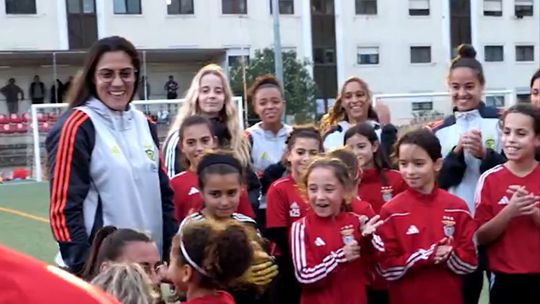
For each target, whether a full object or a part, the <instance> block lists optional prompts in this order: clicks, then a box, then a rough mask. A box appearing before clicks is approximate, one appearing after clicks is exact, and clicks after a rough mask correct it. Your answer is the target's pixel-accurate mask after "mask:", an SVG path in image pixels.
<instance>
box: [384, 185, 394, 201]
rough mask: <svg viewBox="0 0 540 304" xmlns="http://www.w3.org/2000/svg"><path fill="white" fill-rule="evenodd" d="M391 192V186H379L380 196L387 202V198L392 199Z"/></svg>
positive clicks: (392, 190)
mask: <svg viewBox="0 0 540 304" xmlns="http://www.w3.org/2000/svg"><path fill="white" fill-rule="evenodd" d="M393 192H394V189H393V188H392V186H386V187H381V194H382V198H383V200H384V201H385V202H388V201H389V200H391V199H392V197H393V195H392V193H393Z"/></svg>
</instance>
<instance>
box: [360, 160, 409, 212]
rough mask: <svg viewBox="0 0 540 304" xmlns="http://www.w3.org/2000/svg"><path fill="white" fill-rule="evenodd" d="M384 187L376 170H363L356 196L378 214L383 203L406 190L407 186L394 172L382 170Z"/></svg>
mask: <svg viewBox="0 0 540 304" xmlns="http://www.w3.org/2000/svg"><path fill="white" fill-rule="evenodd" d="M383 174H384V176H385V178H386V186H385V185H383V181H382V179H381V176H380V174H379V171H378V170H377V169H364V170H363V173H362V179H361V180H360V184H359V185H358V195H359V196H360V197H361V198H362V200H364V201H367V202H368V203H370V204H371V206H372V207H373V211H375V213H377V214H379V212H380V211H381V207H382V205H383V204H384V203H386V202H388V201H389V200H390V199H392V198H393V197H395V196H396V195H398V194H399V193H401V192H403V191H404V190H405V189H407V184H406V183H405V181H403V178H401V174H400V173H399V172H398V171H395V170H384V171H383Z"/></svg>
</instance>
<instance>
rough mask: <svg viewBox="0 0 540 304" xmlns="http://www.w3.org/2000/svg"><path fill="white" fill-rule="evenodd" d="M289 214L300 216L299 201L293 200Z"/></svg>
mask: <svg viewBox="0 0 540 304" xmlns="http://www.w3.org/2000/svg"><path fill="white" fill-rule="evenodd" d="M289 216H290V217H300V206H298V203H296V202H293V203H292V204H291V208H290V209H289Z"/></svg>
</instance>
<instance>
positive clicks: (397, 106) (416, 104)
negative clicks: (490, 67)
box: [373, 90, 516, 129]
mask: <svg viewBox="0 0 540 304" xmlns="http://www.w3.org/2000/svg"><path fill="white" fill-rule="evenodd" d="M515 96H516V93H515V92H514V91H513V90H498V91H485V92H484V98H483V100H484V102H485V103H486V104H487V105H488V106H492V107H497V108H507V107H509V106H510V105H512V104H514V103H515V102H516V97H515ZM450 99H451V98H450V95H449V93H448V92H431V93H404V94H378V95H377V94H375V95H374V96H373V103H374V104H377V103H378V102H382V103H383V104H385V105H386V106H388V108H389V109H390V118H391V122H392V124H394V125H396V126H397V127H398V129H403V128H405V129H408V128H414V127H415V126H420V125H426V124H428V123H430V122H434V121H437V120H440V119H442V118H443V117H445V116H447V115H449V114H451V113H452V102H451V100H450Z"/></svg>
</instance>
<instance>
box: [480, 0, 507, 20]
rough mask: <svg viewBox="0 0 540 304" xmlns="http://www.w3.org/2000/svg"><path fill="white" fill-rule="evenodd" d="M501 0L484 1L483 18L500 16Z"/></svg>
mask: <svg viewBox="0 0 540 304" xmlns="http://www.w3.org/2000/svg"><path fill="white" fill-rule="evenodd" d="M502 12H503V6H502V0H484V16H495V17H500V16H502V14H503V13H502Z"/></svg>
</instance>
